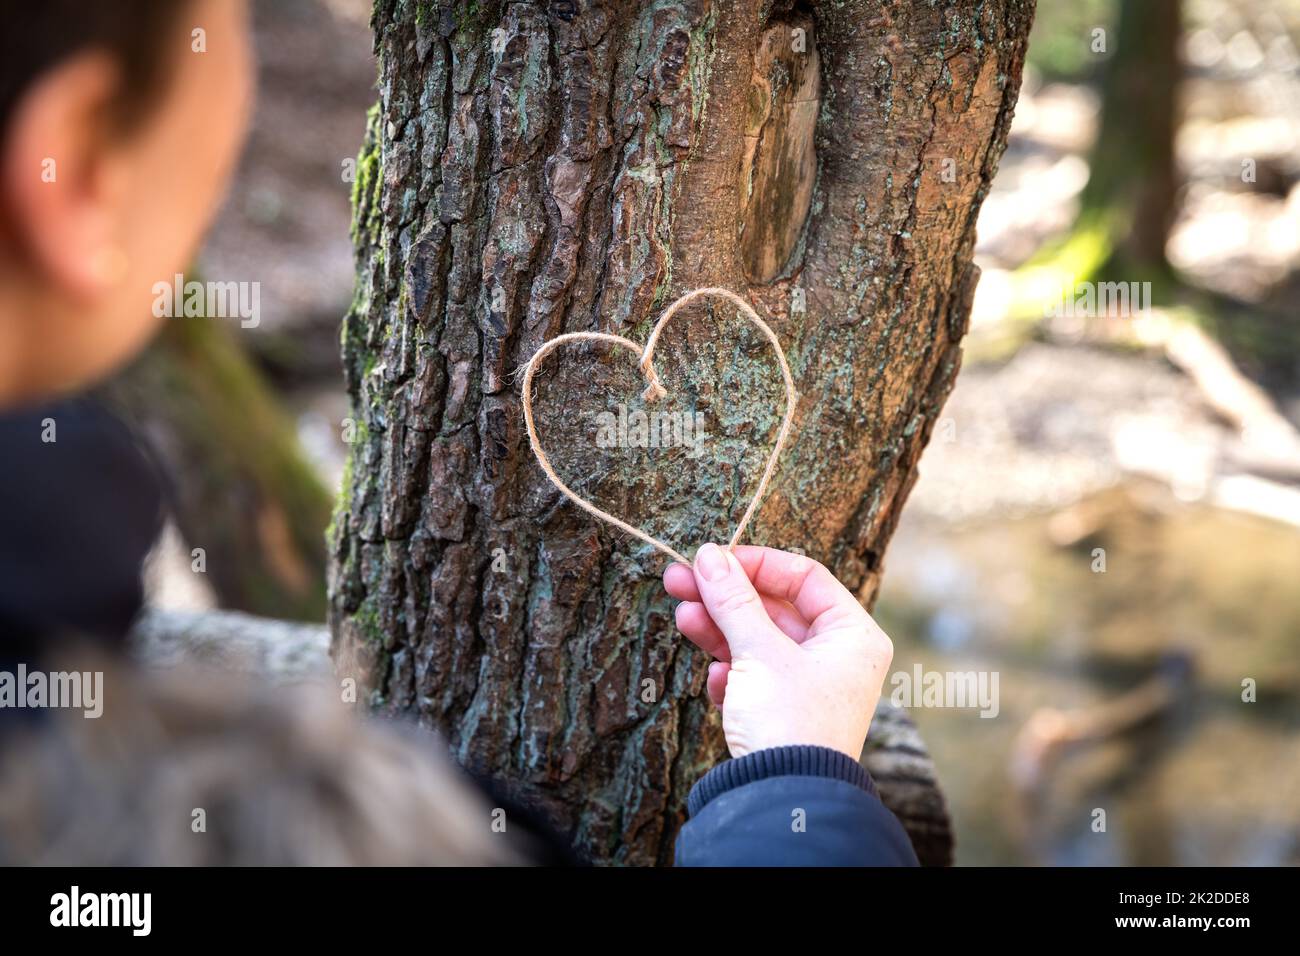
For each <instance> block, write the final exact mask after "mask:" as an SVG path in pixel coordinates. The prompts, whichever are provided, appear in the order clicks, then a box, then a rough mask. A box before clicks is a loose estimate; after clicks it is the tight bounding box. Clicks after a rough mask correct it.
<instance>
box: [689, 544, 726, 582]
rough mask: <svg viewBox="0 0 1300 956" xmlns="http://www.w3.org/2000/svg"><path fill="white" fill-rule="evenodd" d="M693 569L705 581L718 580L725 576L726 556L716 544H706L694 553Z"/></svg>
mask: <svg viewBox="0 0 1300 956" xmlns="http://www.w3.org/2000/svg"><path fill="white" fill-rule="evenodd" d="M695 570H697V571H699V572H700V577H702V578H704V580H706V581H720V580H722V579H723V578H725V577H726V576H727V572H728V570H730V569H729V568H728V566H727V556H726V555H725V554H723V553H722V549H721V548H719V547H718V546H717V545H716V544H706V545H705V546H704V547H702V548H700V550H699V552H698V553H696V555H695Z"/></svg>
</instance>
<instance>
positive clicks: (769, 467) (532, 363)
mask: <svg viewBox="0 0 1300 956" xmlns="http://www.w3.org/2000/svg"><path fill="white" fill-rule="evenodd" d="M708 295H712V296H718V297H720V298H723V299H726V300H727V301H729V302H730V303H732V305H734V306H736V307H737V308H738V309H740V311H741V313H742V314H744V316H745V317H746V318H747V319H749V321H750V322H752V323H753V324H754V325H756V326H757V327H758V329H759V331H761V332H762V333H763V334H764V335H765V336H766V337H767V340H768V342H770V343H771V344H772V350H773V351H774V352H776V359H777V362H779V363H780V365H781V377H782V378H783V379H784V380H785V417H784V418H783V419H782V420H781V430H780V431H779V432H777V435H776V443H775V444H774V445H773V446H772V452H771V454H770V455H768V457H767V464H766V466H765V467H764V468H763V475H762V477H761V478H759V480H758V487H757V488H756V489H755V490H754V496H753V497H752V498H750V500H749V507H747V508H746V509H745V513H744V514H743V515H742V516H741V518H740V522H739V523H738V524H737V525H736V531H735V533H734V534H733V535H732V536H731V543H730V544H728V545H727V548H728V550H733V549H734V548H735V547H736V544H737V543H738V542H739V541H740V537H741V535H743V534H744V533H745V528H746V527H747V526H748V525H749V522H750V520H751V519H752V518H753V517H754V514H755V512H757V511H758V506H759V503H760V502H761V501H762V500H763V495H764V494H765V493H766V491H767V486H768V484H769V483H770V482H771V480H772V475H773V473H774V472H775V471H776V463H777V459H779V458H780V457H781V451H782V449H783V448H784V447H785V443H786V439H787V438H789V436H790V426H791V424H792V423H793V421H794V408H795V404H796V402H797V401H798V398H799V396H798V393H797V392H796V391H795V388H794V376H792V375H791V374H790V364H789V363H788V362H787V361H786V358H785V350H784V349H782V348H781V342H780V340H779V339H777V337H776V333H775V332H773V331H772V329H771V327H770V326H768V324H767V323H766V322H764V321H763V320H762V318H760V317H759V314H758V313H757V312H755V311H754V309H753V307H752V306H750V304H749V303H748V302H746V301H745V300H744V299H742V298H741V297H740V296H738V295H736V293H734V292H732V291H731V290H730V289H722V288H715V287H707V288H703V289H694V290H692V291H690V292H687V293H686V294H684V295H682V296H681V297H679V298H678V299H677V301H675V302H674V303H673V304H672V305H670V306H668V308H666V309H665V310H664V312H663V314H662V315H661V316H659V321H658V322H656V323H655V327H654V329H652V330H651V332H650V337H649V338H648V339H646V343H645V347H644V348H642V347H641V346H639V345H637V344H636V343H635V342H633V341H632V340H631V339H627V338H624V337H623V336H621V335H614V334H612V333H610V332H568V333H565V334H564V335H557V336H556V337H555V338H553V339H551V340H549V341H547V342H544V343H542V345H541V347H540V348H538V350H537V351H536V352H534V353H533V357H532V358H530V359H529V360H528V364H527V365H526V366H525V367H524V381H523V407H524V427H525V428H526V429H527V431H528V444H529V445H530V446H531V447H532V449H533V454H534V455H535V456H536V457H537V463H538V464H539V465H541V466H542V472H543V473H544V474H545V475H546V477H547V478H549V479H550V481H551V484H553V485H555V487H556V488H558V489H559V490H560V492H561V493H562V494H563V495H564V496H565V497H567V498H568V499H569V500H570V501H572V502H573V503H574V504H575V505H577V506H578V507H579V508H581V509H582V510H584V511H586V512H587V513H588V514H590V515H593V516H595V517H597V518H599V519H600V520H601V521H605V522H607V523H609V524H611V525H613V526H614V527H615V528H618V529H619V530H620V531H625V532H627V533H628V534H630V535H632V536H633V537H634V538H638V539H640V540H641V541H644V542H645V543H646V544H649V545H652V546H653V547H655V548H658V549H659V550H660V551H662V552H663V553H664V554H666V555H668V556H669V557H671V558H672V559H673V560H675V561H680V562H682V563H683V564H690V563H691V562H690V560H689V559H688V558H686V557H685V556H683V555H682V554H680V553H679V552H677V551H675V550H674V549H673V548H671V547H669V546H668V545H667V544H665V543H664V542H662V541H660V540H659V539H658V538H655V537H653V536H652V535H649V534H646V533H645V532H644V531H642V530H641V529H640V528H636V527H633V526H632V525H630V524H628V523H627V522H626V521H623V520H622V519H621V518H618V517H616V516H614V515H612V514H610V513H609V512H608V511H605V510H604V509H602V508H599V507H597V506H596V505H594V504H592V503H591V502H590V501H588V500H587V499H586V498H583V497H582V496H581V495H580V494H578V493H577V492H575V491H574V490H573V489H572V488H570V487H569V486H568V485H566V484H565V483H564V482H563V481H562V480H561V479H560V476H559V475H557V474H556V473H555V469H554V468H553V467H552V466H551V460H550V459H549V458H547V457H546V452H545V451H543V450H542V443H541V440H540V439H539V438H538V437H537V426H536V424H535V422H534V421H533V375H534V374H535V373H536V371H537V368H538V366H539V365H540V364H541V362H542V360H543V359H544V358H546V356H547V355H549V354H550V353H551V352H553V351H554V350H555V349H557V348H559V347H560V346H562V345H566V344H568V343H569V342H583V341H585V342H604V343H607V344H610V345H620V346H622V347H623V348H626V349H629V350H630V351H632V352H634V353H637V354H639V355H640V356H641V359H640V361H639V362H638V367H639V368H640V369H641V374H643V375H644V376H645V378H646V383H647V384H646V387H645V390H644V391H643V392H642V394H641V397H642V398H643V399H645V401H647V402H654V401H657V400H658V399H660V398H663V397H664V396H665V395H667V394H668V391H667V389H665V388H664V387H663V383H662V382H661V381H660V380H659V373H658V372H657V371H655V367H654V351H655V347H656V346H657V345H658V343H659V335H660V333H662V332H663V330H664V326H665V325H667V324H668V322H669V321H670V320H671V319H672V317H673V316H674V315H676V314H677V312H678V310H680V309H682V308H683V307H684V306H686V305H689V304H690V303H691V302H693V301H694V300H695V299H698V298H700V297H701V296H708Z"/></svg>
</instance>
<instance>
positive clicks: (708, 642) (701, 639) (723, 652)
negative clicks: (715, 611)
mask: <svg viewBox="0 0 1300 956" xmlns="http://www.w3.org/2000/svg"><path fill="white" fill-rule="evenodd" d="M676 617H677V630H679V631H681V632H682V634H683V636H685V637H686V639H687V640H689V641H690V642H691V643H692V644H694V645H695V646H696V647H698V648H699V649H700V650H702V651H704V653H706V654H708V655H709V656H710V657H714V658H717V659H718V660H720V661H729V660H731V648H729V647H728V646H727V639H726V637H724V636H723V634H722V631H720V630H719V629H718V625H716V624H714V623H713V618H711V617H709V612H708V611H707V610H705V608H704V605H703V604H701V603H699V602H698V601H683V602H682V603H681V604H679V605H677V611H676Z"/></svg>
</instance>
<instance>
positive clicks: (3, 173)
mask: <svg viewBox="0 0 1300 956" xmlns="http://www.w3.org/2000/svg"><path fill="white" fill-rule="evenodd" d="M121 83H122V78H121V72H120V70H119V68H118V67H117V65H116V63H115V62H114V61H113V59H112V58H111V57H110V56H109V55H108V54H107V53H104V52H102V51H88V52H85V53H80V54H77V55H75V56H73V57H71V58H70V59H67V60H65V61H63V62H61V63H60V64H59V65H58V66H56V67H54V68H53V69H51V70H50V71H48V72H47V73H45V74H44V75H42V76H41V77H40V78H39V79H38V80H37V81H36V82H35V83H33V84H32V85H31V86H30V87H29V88H28V89H27V90H26V91H25V92H24V93H23V95H22V96H21V97H20V98H19V99H18V102H17V103H16V104H15V107H14V110H13V112H12V113H11V114H10V119H9V129H8V130H7V131H6V132H5V135H4V137H3V143H2V145H0V150H3V152H2V153H0V208H3V210H4V222H3V229H4V231H5V233H6V236H5V239H6V241H7V242H8V243H9V244H11V245H12V247H13V250H14V254H16V255H17V256H18V257H19V258H20V260H21V261H23V262H24V263H25V264H26V265H27V267H28V268H32V269H35V270H37V271H38V272H39V273H40V274H41V275H44V276H45V277H46V278H47V279H48V280H50V282H51V284H52V285H54V286H55V287H57V288H60V289H62V290H63V291H64V292H65V293H66V294H67V295H69V296H70V297H71V298H73V299H74V300H78V301H82V302H85V301H89V300H93V299H94V298H95V297H97V296H98V295H99V294H100V293H102V292H103V291H105V290H106V289H108V288H111V287H112V286H113V285H114V284H115V283H116V282H117V281H118V280H119V279H120V278H121V276H122V275H123V273H124V272H125V265H126V263H125V258H124V253H123V251H122V248H121V246H120V243H119V240H118V236H117V235H116V233H117V231H118V229H119V227H120V224H121V222H122V219H121V217H122V216H123V215H124V213H125V210H123V209H122V208H121V207H122V203H123V200H124V197H125V195H126V193H125V185H126V183H127V178H126V175H125V174H126V172H127V170H126V168H125V166H124V165H123V164H124V163H126V162H127V157H126V153H125V151H123V150H118V149H114V148H112V147H113V145H114V144H113V134H114V132H115V130H114V127H113V115H112V108H113V106H114V103H115V101H116V97H117V94H118V92H119V91H120V89H121Z"/></svg>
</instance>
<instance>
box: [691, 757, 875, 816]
mask: <svg viewBox="0 0 1300 956" xmlns="http://www.w3.org/2000/svg"><path fill="white" fill-rule="evenodd" d="M787 776H789V777H830V778H831V779H833V780H843V781H844V782H845V783H851V784H853V785H854V786H858V787H861V788H862V789H863V790H865V791H867V793H870V794H873V795H874V794H875V792H876V785H875V784H874V783H872V781H871V775H870V774H869V773H867V771H866V769H865V768H864V767H863V766H862V765H861V764H860V763H858V762H857V761H856V760H854V759H853V758H852V757H850V756H849V755H848V754H846V753H841V752H840V751H838V750H832V749H831V748H830V747H814V746H812V745H810V744H798V745H794V746H790V747H769V748H768V749H767V750H756V751H754V752H753V753H752V754H745V756H743V757H737V758H735V759H734V760H728V761H725V762H724V763H720V764H718V765H717V766H716V767H714V768H713V769H712V770H710V771H709V772H708V773H706V774H705V775H704V776H703V777H701V778H700V779H699V780H698V781H697V782H696V784H695V786H693V787H691V792H690V795H689V796H688V797H687V798H686V809H687V812H689V814H690V815H691V816H692V817H693V816H695V815H696V814H697V813H699V812H700V811H701V810H703V809H704V806H705V804H707V803H708V802H709V801H710V800H712V799H713V798H714V797H717V796H721V795H722V794H724V793H726V792H727V791H728V790H734V789H735V788H736V787H743V786H744V785H745V784H747V783H754V782H756V781H758V780H766V779H767V778H768V777H787Z"/></svg>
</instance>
